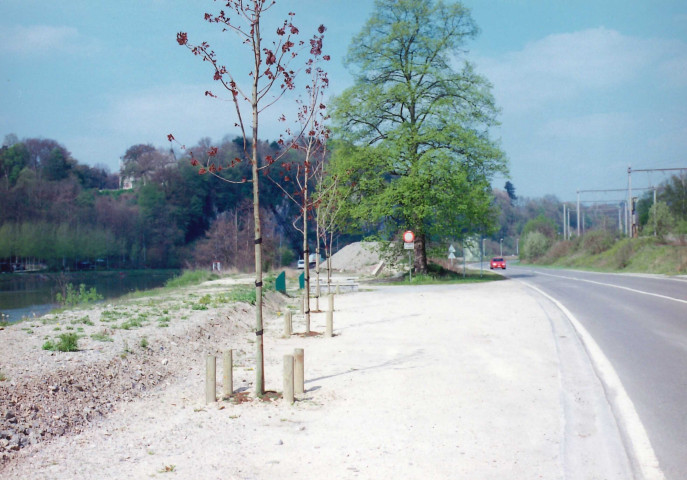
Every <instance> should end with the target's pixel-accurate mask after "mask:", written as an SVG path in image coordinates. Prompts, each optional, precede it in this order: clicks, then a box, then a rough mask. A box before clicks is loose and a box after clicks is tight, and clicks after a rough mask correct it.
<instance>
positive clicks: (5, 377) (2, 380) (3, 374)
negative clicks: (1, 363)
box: [0, 371, 7, 382]
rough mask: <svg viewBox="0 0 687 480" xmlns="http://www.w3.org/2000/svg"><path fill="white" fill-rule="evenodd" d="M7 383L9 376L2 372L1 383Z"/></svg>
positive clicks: (0, 372)
mask: <svg viewBox="0 0 687 480" xmlns="http://www.w3.org/2000/svg"><path fill="white" fill-rule="evenodd" d="M5 381H7V375H5V372H2V371H0V382H5Z"/></svg>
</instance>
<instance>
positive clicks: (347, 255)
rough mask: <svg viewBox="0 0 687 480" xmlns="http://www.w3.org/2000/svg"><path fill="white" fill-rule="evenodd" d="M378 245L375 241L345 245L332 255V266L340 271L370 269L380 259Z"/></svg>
mask: <svg viewBox="0 0 687 480" xmlns="http://www.w3.org/2000/svg"><path fill="white" fill-rule="evenodd" d="M379 246H380V245H379V243H377V242H356V243H351V244H350V245H346V246H345V247H344V248H342V249H341V250H339V251H338V252H336V253H335V254H334V255H332V268H333V269H334V270H338V271H340V272H354V271H355V272H358V271H361V270H368V269H369V270H370V271H371V270H372V268H374V267H375V266H376V265H377V264H379V262H380V260H381V257H380V254H379V252H378V248H379ZM368 273H369V272H368Z"/></svg>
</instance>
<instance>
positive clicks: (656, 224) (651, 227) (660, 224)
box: [643, 202, 676, 240]
mask: <svg viewBox="0 0 687 480" xmlns="http://www.w3.org/2000/svg"><path fill="white" fill-rule="evenodd" d="M675 226H676V222H675V217H673V215H672V214H671V213H670V209H669V208H668V205H667V204H666V203H665V202H657V203H655V204H654V205H652V206H651V208H650V209H649V221H648V222H647V224H646V225H645V226H644V229H643V231H644V232H645V234H652V233H654V232H655V233H656V236H657V237H658V238H659V239H661V240H663V238H664V237H665V236H666V235H667V234H669V233H670V232H671V231H672V230H673V229H674V228H675Z"/></svg>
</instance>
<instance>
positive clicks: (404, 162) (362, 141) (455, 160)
mask: <svg viewBox="0 0 687 480" xmlns="http://www.w3.org/2000/svg"><path fill="white" fill-rule="evenodd" d="M476 33H477V27H476V25H475V24H474V22H473V20H472V18H471V16H470V13H469V11H468V10H467V9H466V8H465V7H464V6H463V5H461V4H460V3H451V4H448V3H444V2H443V1H441V0H439V1H424V0H399V1H396V0H377V1H376V3H375V10H374V12H373V14H372V16H371V18H370V19H369V20H368V21H367V23H366V24H365V26H364V27H363V29H362V31H361V32H360V33H359V34H358V35H357V36H356V37H355V38H354V39H353V42H352V44H351V46H350V47H349V52H348V56H347V59H346V61H347V64H348V66H349V68H351V70H353V72H354V75H355V84H354V85H353V86H352V87H350V88H348V89H347V90H345V91H344V92H343V93H342V94H341V95H340V96H339V97H338V98H337V99H336V100H335V103H334V112H333V118H334V122H335V126H336V133H337V135H338V136H339V137H340V138H341V139H342V140H343V141H344V144H347V146H346V147H344V148H339V149H338V150H337V151H336V152H335V158H334V167H333V172H335V174H337V175H341V176H342V177H345V178H347V181H346V182H343V183H342V185H343V184H345V186H347V187H348V186H350V185H355V188H354V189H353V193H352V196H351V197H350V201H351V202H350V205H351V209H350V212H349V213H350V215H351V216H352V217H354V218H356V219H357V220H358V221H359V223H364V222H370V221H372V222H381V221H382V220H383V221H384V222H385V224H387V225H388V226H389V227H390V228H391V227H393V228H395V229H396V228H398V227H400V228H411V229H413V230H414V231H415V233H416V238H417V239H418V240H419V242H417V243H416V246H418V248H416V268H419V269H420V270H425V269H426V253H425V246H424V244H425V238H426V237H428V236H431V235H449V234H452V235H455V234H458V233H459V231H460V230H461V228H466V227H468V226H470V225H473V226H474V227H477V226H478V225H479V226H481V227H482V228H483V229H484V228H485V227H487V228H486V229H488V226H489V225H490V224H491V218H492V217H493V214H492V212H491V210H490V208H489V203H490V192H491V188H490V187H489V183H490V180H491V178H492V176H493V175H494V174H495V173H497V172H503V173H505V172H506V159H505V156H504V154H503V152H502V151H501V150H500V149H499V147H498V145H497V144H496V142H494V141H493V140H492V139H491V138H490V136H489V128H490V127H492V126H495V125H497V120H496V115H497V113H498V112H497V108H496V107H495V105H494V100H493V97H492V95H491V92H490V88H491V86H490V84H489V83H488V82H487V81H486V80H485V79H484V78H483V77H481V76H480V75H478V74H477V73H476V72H475V71H474V68H473V67H472V65H471V64H470V63H469V62H467V61H465V60H464V59H461V54H462V49H463V48H464V45H465V43H466V42H467V41H468V40H469V39H471V38H472V37H474V36H475V35H476Z"/></svg>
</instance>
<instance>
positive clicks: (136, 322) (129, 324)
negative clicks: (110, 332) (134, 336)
mask: <svg viewBox="0 0 687 480" xmlns="http://www.w3.org/2000/svg"><path fill="white" fill-rule="evenodd" d="M146 323H147V320H146V317H145V316H143V315H139V316H138V317H135V318H130V319H129V320H127V321H126V322H124V323H122V324H121V325H119V326H117V327H114V328H118V329H120V330H131V329H132V328H141V327H142V326H144V325H145V324H146Z"/></svg>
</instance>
